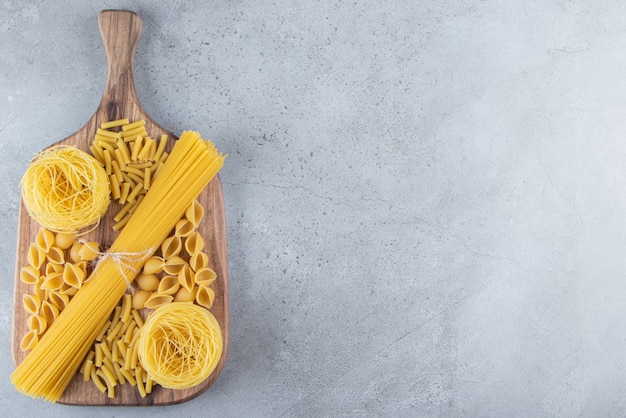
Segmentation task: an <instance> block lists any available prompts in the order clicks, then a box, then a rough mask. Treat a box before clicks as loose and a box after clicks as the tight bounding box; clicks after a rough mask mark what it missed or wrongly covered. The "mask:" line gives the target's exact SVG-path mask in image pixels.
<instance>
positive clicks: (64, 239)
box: [54, 232, 77, 250]
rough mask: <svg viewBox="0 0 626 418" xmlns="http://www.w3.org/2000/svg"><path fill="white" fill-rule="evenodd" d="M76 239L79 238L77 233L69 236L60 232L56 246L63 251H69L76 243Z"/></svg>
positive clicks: (55, 240) (56, 238)
mask: <svg viewBox="0 0 626 418" xmlns="http://www.w3.org/2000/svg"><path fill="white" fill-rule="evenodd" d="M76 237H77V234H75V233H73V234H68V233H63V232H59V233H57V234H56V236H55V237H54V246H55V247H59V248H60V249H62V250H67V249H68V248H70V247H71V246H72V244H74V242H75V241H76Z"/></svg>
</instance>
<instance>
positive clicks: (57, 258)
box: [46, 247, 65, 264]
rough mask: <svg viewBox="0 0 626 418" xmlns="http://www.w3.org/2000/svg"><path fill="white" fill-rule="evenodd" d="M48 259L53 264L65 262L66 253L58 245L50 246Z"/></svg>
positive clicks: (47, 254)
mask: <svg viewBox="0 0 626 418" xmlns="http://www.w3.org/2000/svg"><path fill="white" fill-rule="evenodd" d="M46 259H47V260H48V261H49V262H50V263H53V264H63V263H64V262H65V254H63V250H62V249H60V248H58V247H50V249H49V250H48V252H47V253H46Z"/></svg>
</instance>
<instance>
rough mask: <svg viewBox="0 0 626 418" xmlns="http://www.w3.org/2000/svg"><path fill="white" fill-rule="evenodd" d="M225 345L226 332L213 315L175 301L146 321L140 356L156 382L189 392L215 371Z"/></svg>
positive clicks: (203, 309) (139, 344) (191, 305)
mask: <svg viewBox="0 0 626 418" xmlns="http://www.w3.org/2000/svg"><path fill="white" fill-rule="evenodd" d="M222 346H223V342H222V332H221V330H220V326H219V323H218V322H217V320H216V319H215V317H214V316H213V315H212V314H211V312H209V311H208V310H207V309H205V308H202V307H200V306H198V305H194V304H192V303H190V302H172V303H169V304H166V305H163V306H161V307H160V308H158V309H157V310H156V311H154V312H153V313H152V314H150V316H149V317H148V319H147V320H146V322H145V324H144V326H143V327H142V328H141V334H140V336H139V343H138V355H139V360H140V362H141V364H142V366H143V367H144V369H145V370H146V372H148V375H149V376H151V377H152V379H154V381H155V382H157V383H159V384H160V385H161V386H163V387H166V388H170V389H188V388H191V387H193V386H196V385H197V384H199V383H201V382H203V381H204V380H205V379H206V378H207V377H209V375H210V374H211V373H212V372H213V370H215V367H217V363H218V362H219V360H220V357H221V356H222Z"/></svg>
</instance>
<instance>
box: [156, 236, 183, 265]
mask: <svg viewBox="0 0 626 418" xmlns="http://www.w3.org/2000/svg"><path fill="white" fill-rule="evenodd" d="M182 249H183V243H182V240H181V239H180V237H178V236H176V235H174V236H172V237H169V238H165V240H164V241H163V243H162V244H161V255H163V258H164V259H165V260H168V259H170V258H172V257H174V256H176V255H178V254H180V252H181V251H182Z"/></svg>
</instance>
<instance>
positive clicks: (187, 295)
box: [174, 286, 198, 302]
mask: <svg viewBox="0 0 626 418" xmlns="http://www.w3.org/2000/svg"><path fill="white" fill-rule="evenodd" d="M197 292H198V287H197V286H194V287H193V289H191V291H189V290H187V289H185V288H184V287H181V288H180V289H178V292H176V296H174V302H193V301H194V300H196V293H197Z"/></svg>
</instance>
